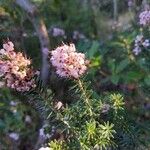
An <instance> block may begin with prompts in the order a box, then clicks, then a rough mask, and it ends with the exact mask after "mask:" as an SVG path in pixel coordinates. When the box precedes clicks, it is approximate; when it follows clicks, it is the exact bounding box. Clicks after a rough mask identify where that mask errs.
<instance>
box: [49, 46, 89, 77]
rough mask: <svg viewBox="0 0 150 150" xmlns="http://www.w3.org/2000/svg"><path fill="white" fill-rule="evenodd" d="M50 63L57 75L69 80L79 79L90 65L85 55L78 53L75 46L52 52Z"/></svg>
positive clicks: (58, 48) (60, 48)
mask: <svg viewBox="0 0 150 150" xmlns="http://www.w3.org/2000/svg"><path fill="white" fill-rule="evenodd" d="M50 61H51V63H52V65H53V66H54V67H55V68H56V73H57V74H58V75H59V76H61V77H67V78H69V77H70V78H79V77H80V76H81V75H83V74H84V73H85V71H86V69H87V66H86V65H87V64H88V61H87V60H85V55H84V54H82V53H77V52H76V48H75V45H74V44H70V45H66V44H63V45H62V46H59V47H57V48H56V49H55V50H53V51H52V52H51V59H50Z"/></svg>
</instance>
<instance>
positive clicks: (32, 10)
mask: <svg viewBox="0 0 150 150" xmlns="http://www.w3.org/2000/svg"><path fill="white" fill-rule="evenodd" d="M16 4H17V5H19V6H20V7H21V8H22V9H23V10H24V11H25V12H26V13H27V16H28V18H29V20H30V21H31V23H32V24H33V26H34V28H35V31H36V32H37V35H38V38H39V41H40V45H41V53H42V66H41V78H42V81H43V82H44V84H46V82H47V79H48V75H49V63H48V50H49V48H50V42H49V37H48V32H47V28H46V26H45V23H44V21H43V19H42V18H41V17H40V15H39V13H38V10H37V8H36V6H35V5H33V4H32V3H31V2H30V1H29V0H16Z"/></svg>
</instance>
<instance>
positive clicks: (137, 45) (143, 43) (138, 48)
mask: <svg viewBox="0 0 150 150" xmlns="http://www.w3.org/2000/svg"><path fill="white" fill-rule="evenodd" d="M149 46H150V40H149V39H145V38H144V36H143V35H137V36H136V39H135V41H134V49H133V53H134V54H135V55H138V54H139V53H141V52H142V48H148V47H149Z"/></svg>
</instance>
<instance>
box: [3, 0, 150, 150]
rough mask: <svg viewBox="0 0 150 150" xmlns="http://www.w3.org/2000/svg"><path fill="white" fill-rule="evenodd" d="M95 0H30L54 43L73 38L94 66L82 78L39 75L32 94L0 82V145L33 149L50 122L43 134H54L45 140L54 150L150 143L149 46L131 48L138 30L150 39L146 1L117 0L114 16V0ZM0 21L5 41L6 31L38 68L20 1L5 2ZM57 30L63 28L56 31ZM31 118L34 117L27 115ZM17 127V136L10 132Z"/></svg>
mask: <svg viewBox="0 0 150 150" xmlns="http://www.w3.org/2000/svg"><path fill="white" fill-rule="evenodd" d="M96 1H97V2H98V5H94V4H93V3H92V0H83V1H80V0H74V1H73V0H65V1H62V0H32V2H33V3H34V4H35V5H36V7H37V8H38V11H39V14H40V16H41V18H42V19H43V20H44V22H45V24H46V26H47V29H48V33H49V38H50V45H51V49H53V48H55V47H56V46H57V45H61V43H62V41H63V42H64V43H70V42H74V43H75V44H76V47H77V50H78V51H81V52H83V53H85V54H86V56H87V58H88V59H89V60H90V64H89V69H88V73H87V74H86V75H85V77H84V79H81V80H78V81H77V80H74V81H71V80H66V79H60V78H59V77H57V76H54V77H53V78H52V79H51V80H50V81H49V83H48V85H47V86H46V87H45V86H43V85H42V83H41V81H38V82H37V84H38V87H37V88H36V89H34V90H32V91H30V92H27V93H22V94H20V93H16V92H14V91H11V90H9V89H7V88H0V98H1V100H0V149H1V148H2V150H3V149H4V150H5V149H11V148H14V149H16V150H17V149H21V150H22V149H27V150H30V149H34V148H35V145H36V144H37V143H38V142H37V141H38V139H37V137H38V136H37V135H38V133H39V130H40V129H41V128H43V126H44V123H45V122H46V124H48V126H47V125H46V127H44V133H45V134H49V135H50V136H49V138H47V139H46V142H45V143H43V145H44V144H45V145H46V146H49V147H51V148H52V149H53V150H80V149H81V150H93V149H95V150H99V149H100V150H101V149H102V150H103V149H118V150H119V149H121V150H127V149H129V150H134V149H135V150H148V149H149V147H150V121H149V119H150V47H147V48H145V47H143V46H142V47H141V49H142V51H141V53H139V54H138V55H135V54H134V52H133V49H134V44H135V39H136V37H137V35H141V34H142V35H143V37H144V38H145V39H149V40H150V28H149V26H148V27H142V26H140V25H139V20H138V19H139V18H138V14H139V12H140V11H142V9H143V4H142V0H137V1H136V0H135V1H134V4H133V6H132V7H130V8H128V7H127V3H128V2H127V1H118V4H117V6H118V13H117V22H116V20H115V21H114V19H115V16H114V15H113V14H114V4H113V2H112V1H110V0H107V1H106V0H96ZM148 2H149V1H148ZM95 3H96V2H95ZM96 4H97V3H96ZM0 22H1V24H0V43H1V45H2V42H3V39H6V38H8V37H9V38H10V39H11V40H12V41H14V42H15V44H16V47H21V48H22V50H24V51H23V52H24V53H26V54H27V56H28V57H30V58H31V59H32V62H33V66H34V67H35V68H39V67H40V64H41V63H40V61H39V60H41V54H40V45H39V41H38V38H37V34H36V31H35V30H34V27H33V26H32V24H31V22H30V21H29V19H28V16H27V14H26V13H25V12H24V11H23V10H22V9H21V8H20V7H19V6H17V5H16V3H15V0H7V2H6V1H5V0H1V1H0ZM54 28H60V29H62V30H63V31H64V32H65V33H64V34H62V35H58V36H54V34H53V29H54ZM89 81H90V82H89ZM119 93H120V94H119ZM12 101H13V104H14V102H15V105H12V104H11V102H12ZM60 102H61V104H62V106H60V107H59V104H60ZM27 116H30V117H31V118H30V119H31V120H30V119H28V121H25V118H26V117H27ZM29 120H30V121H29ZM43 122H44V123H43ZM14 132H15V133H18V134H19V140H18V142H16V141H13V140H12V139H11V138H10V136H9V134H10V133H14ZM16 143H17V144H16ZM41 146H42V145H41Z"/></svg>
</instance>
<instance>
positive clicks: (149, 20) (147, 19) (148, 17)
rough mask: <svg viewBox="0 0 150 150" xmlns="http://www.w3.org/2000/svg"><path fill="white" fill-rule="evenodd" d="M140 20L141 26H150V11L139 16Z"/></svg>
mask: <svg viewBox="0 0 150 150" xmlns="http://www.w3.org/2000/svg"><path fill="white" fill-rule="evenodd" d="M139 19H140V24H141V25H143V26H148V25H150V11H149V10H145V11H143V12H141V13H140V15H139Z"/></svg>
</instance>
